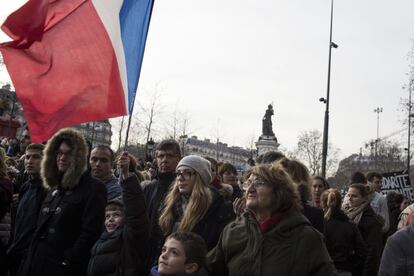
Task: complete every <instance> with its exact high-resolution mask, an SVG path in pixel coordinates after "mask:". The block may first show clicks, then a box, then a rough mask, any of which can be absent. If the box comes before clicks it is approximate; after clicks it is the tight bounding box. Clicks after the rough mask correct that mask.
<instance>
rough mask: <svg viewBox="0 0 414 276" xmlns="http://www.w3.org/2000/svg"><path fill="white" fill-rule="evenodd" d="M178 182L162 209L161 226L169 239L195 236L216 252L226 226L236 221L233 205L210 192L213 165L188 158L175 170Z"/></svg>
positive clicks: (197, 158) (205, 161)
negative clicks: (177, 234)
mask: <svg viewBox="0 0 414 276" xmlns="http://www.w3.org/2000/svg"><path fill="white" fill-rule="evenodd" d="M176 175H177V178H176V180H175V182H174V184H173V185H172V186H171V189H170V191H169V192H168V194H167V196H166V198H165V201H164V207H163V208H162V212H161V216H160V220H159V224H160V227H161V229H162V231H163V233H164V236H165V237H167V236H168V235H170V234H171V233H173V232H175V231H187V232H195V233H197V234H199V235H200V236H201V237H202V238H203V239H204V240H205V242H206V244H207V248H208V250H210V249H211V248H213V247H214V246H215V245H216V243H217V241H218V239H219V237H220V234H221V231H222V230H223V228H224V226H226V224H227V223H228V222H230V221H231V220H232V218H233V211H232V205H231V203H230V202H228V201H225V200H224V198H223V197H222V196H221V195H220V194H219V193H218V192H217V190H216V189H214V188H210V186H209V184H210V183H211V180H212V176H211V167H210V162H209V161H207V160H206V159H204V158H202V157H200V156H197V155H189V156H186V157H184V158H183V159H181V161H180V162H179V163H178V165H177V168H176Z"/></svg>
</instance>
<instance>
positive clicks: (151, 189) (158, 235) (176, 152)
mask: <svg viewBox="0 0 414 276" xmlns="http://www.w3.org/2000/svg"><path fill="white" fill-rule="evenodd" d="M155 159H156V162H157V166H158V173H157V178H156V179H154V180H153V181H152V182H151V183H150V184H148V185H147V186H146V187H145V188H144V196H145V201H146V203H147V210H148V217H149V220H150V227H151V228H150V229H151V237H150V240H149V249H148V254H147V260H146V262H145V263H146V270H148V272H149V270H150V269H151V267H152V266H153V265H154V263H155V262H156V261H157V258H158V256H159V254H160V253H161V247H162V243H161V242H162V241H163V240H164V234H163V233H162V231H161V228H160V226H159V224H158V220H159V215H160V207H161V206H163V204H164V199H165V196H166V195H167V193H168V190H169V188H170V186H171V183H173V181H174V180H175V169H176V167H177V165H178V162H179V161H180V159H181V150H180V145H179V144H178V142H177V141H175V140H173V139H167V140H163V141H161V142H160V143H159V144H158V145H157V147H156V151H155Z"/></svg>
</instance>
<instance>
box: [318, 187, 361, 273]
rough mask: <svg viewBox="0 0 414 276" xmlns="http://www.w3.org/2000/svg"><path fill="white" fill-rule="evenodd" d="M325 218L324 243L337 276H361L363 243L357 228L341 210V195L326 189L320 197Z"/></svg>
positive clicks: (336, 191)
mask: <svg viewBox="0 0 414 276" xmlns="http://www.w3.org/2000/svg"><path fill="white" fill-rule="evenodd" d="M321 206H322V208H323V211H324V218H325V230H324V235H325V242H326V247H327V249H328V252H329V254H330V256H331V258H332V260H333V261H334V264H335V267H336V269H337V271H338V275H339V276H351V274H352V272H354V273H355V272H356V274H358V273H359V274H361V273H362V269H363V264H364V259H365V255H366V251H365V243H364V240H363V239H362V236H361V233H360V232H359V230H358V228H357V226H356V225H355V224H354V223H352V222H350V221H349V218H348V217H347V215H346V214H345V213H344V212H343V211H342V210H341V194H340V193H339V191H338V190H336V189H328V190H326V191H325V192H323V193H322V195H321Z"/></svg>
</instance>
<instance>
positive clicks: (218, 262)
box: [207, 165, 336, 276]
mask: <svg viewBox="0 0 414 276" xmlns="http://www.w3.org/2000/svg"><path fill="white" fill-rule="evenodd" d="M246 177H247V180H246V182H245V184H246V185H247V191H246V196H245V197H246V207H247V209H246V211H245V212H244V213H243V214H242V215H241V216H239V217H237V219H236V220H235V221H234V222H232V223H230V224H228V225H227V226H226V228H224V230H223V233H222V235H221V236H220V240H219V242H218V244H217V246H216V247H215V248H214V249H213V250H211V251H210V252H209V254H208V255H207V270H208V272H209V273H210V275H217V276H218V275H220V276H225V275H230V276H233V275H234V276H235V275H246V276H247V275H257V276H259V275H260V276H274V275H280V276H284V275H295V276H305V275H321V276H322V275H323V276H329V275H336V274H335V268H334V266H333V263H332V261H331V259H330V257H329V254H328V251H327V250H326V247H325V244H324V242H323V240H322V235H321V234H320V233H319V232H318V231H317V230H315V229H314V228H313V227H312V226H311V224H310V223H309V221H308V220H307V219H306V218H305V217H304V216H303V215H302V214H301V212H300V209H301V203H300V197H299V194H298V192H297V189H296V187H295V184H294V183H293V182H292V180H291V178H290V177H289V175H288V174H287V173H286V172H285V170H284V169H283V168H281V167H280V166H269V165H259V166H256V167H253V168H252V169H251V170H250V171H249V172H248V173H247V175H246Z"/></svg>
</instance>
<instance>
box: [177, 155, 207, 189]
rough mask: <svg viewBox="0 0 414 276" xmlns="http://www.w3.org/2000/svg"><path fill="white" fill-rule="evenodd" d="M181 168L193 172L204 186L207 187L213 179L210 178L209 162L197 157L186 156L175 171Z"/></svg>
mask: <svg viewBox="0 0 414 276" xmlns="http://www.w3.org/2000/svg"><path fill="white" fill-rule="evenodd" d="M181 166H187V167H190V168H192V169H193V170H195V171H196V172H197V173H198V174H199V175H200V177H201V179H202V180H203V182H204V184H205V185H209V184H210V183H211V180H212V179H213V177H212V176H211V164H210V161H208V160H207V159H204V158H203V157H201V156H198V155H188V156H186V157H184V158H183V159H181V161H180V163H178V165H177V169H178V168H179V167H181Z"/></svg>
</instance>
